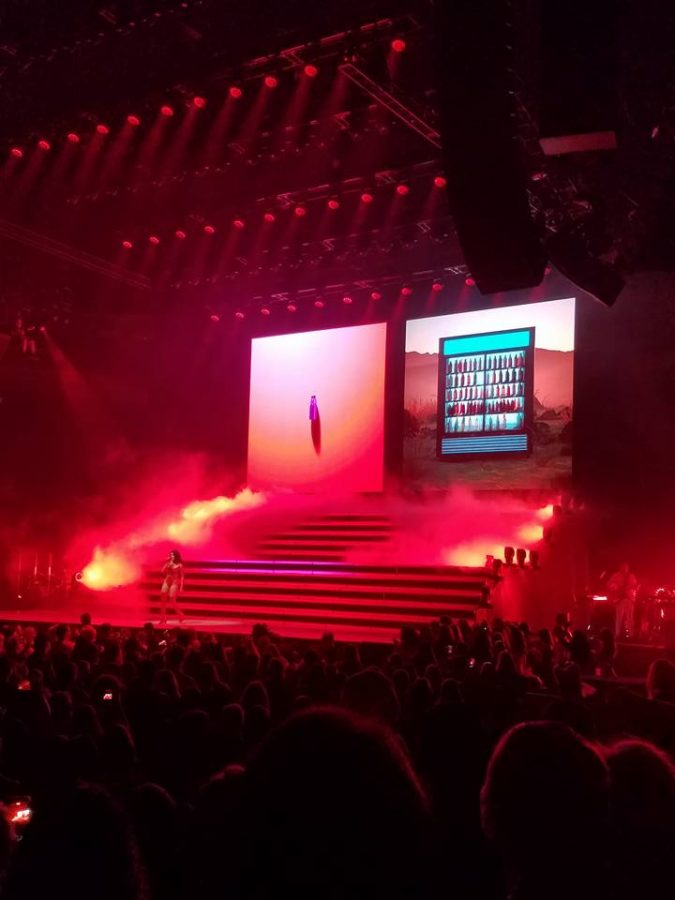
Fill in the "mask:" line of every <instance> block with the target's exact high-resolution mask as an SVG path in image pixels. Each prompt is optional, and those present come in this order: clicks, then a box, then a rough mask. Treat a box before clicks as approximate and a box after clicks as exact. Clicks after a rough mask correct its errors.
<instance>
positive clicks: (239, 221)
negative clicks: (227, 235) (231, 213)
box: [232, 219, 246, 231]
mask: <svg viewBox="0 0 675 900" xmlns="http://www.w3.org/2000/svg"><path fill="white" fill-rule="evenodd" d="M232 224H233V225H234V227H235V228H238V229H239V230H240V231H241V229H242V228H244V226H245V225H246V223H245V222H244V220H243V219H235V220H234V222H233V223H232Z"/></svg>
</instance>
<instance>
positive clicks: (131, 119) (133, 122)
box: [127, 116, 141, 128]
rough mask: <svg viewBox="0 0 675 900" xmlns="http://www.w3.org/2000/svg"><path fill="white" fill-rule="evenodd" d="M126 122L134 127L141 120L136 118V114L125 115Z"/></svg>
mask: <svg viewBox="0 0 675 900" xmlns="http://www.w3.org/2000/svg"><path fill="white" fill-rule="evenodd" d="M127 122H128V123H129V125H131V126H132V127H133V128H136V127H138V126H139V125H140V124H141V120H140V119H139V118H138V116H127Z"/></svg>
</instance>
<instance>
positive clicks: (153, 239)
mask: <svg viewBox="0 0 675 900" xmlns="http://www.w3.org/2000/svg"><path fill="white" fill-rule="evenodd" d="M148 240H149V241H150V243H151V244H152V246H153V247H156V246H157V244H159V238H158V237H157V235H156V234H151V235H150V237H149V238H148Z"/></svg>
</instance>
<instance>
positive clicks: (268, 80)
mask: <svg viewBox="0 0 675 900" xmlns="http://www.w3.org/2000/svg"><path fill="white" fill-rule="evenodd" d="M278 84H279V79H278V78H276V77H275V76H274V75H265V87H268V88H275V87H276V86H277V85H278Z"/></svg>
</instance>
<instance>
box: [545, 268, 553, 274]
mask: <svg viewBox="0 0 675 900" xmlns="http://www.w3.org/2000/svg"><path fill="white" fill-rule="evenodd" d="M552 271H553V269H552V268H551V267H550V266H546V268H545V269H544V275H550V274H551V272H552Z"/></svg>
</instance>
